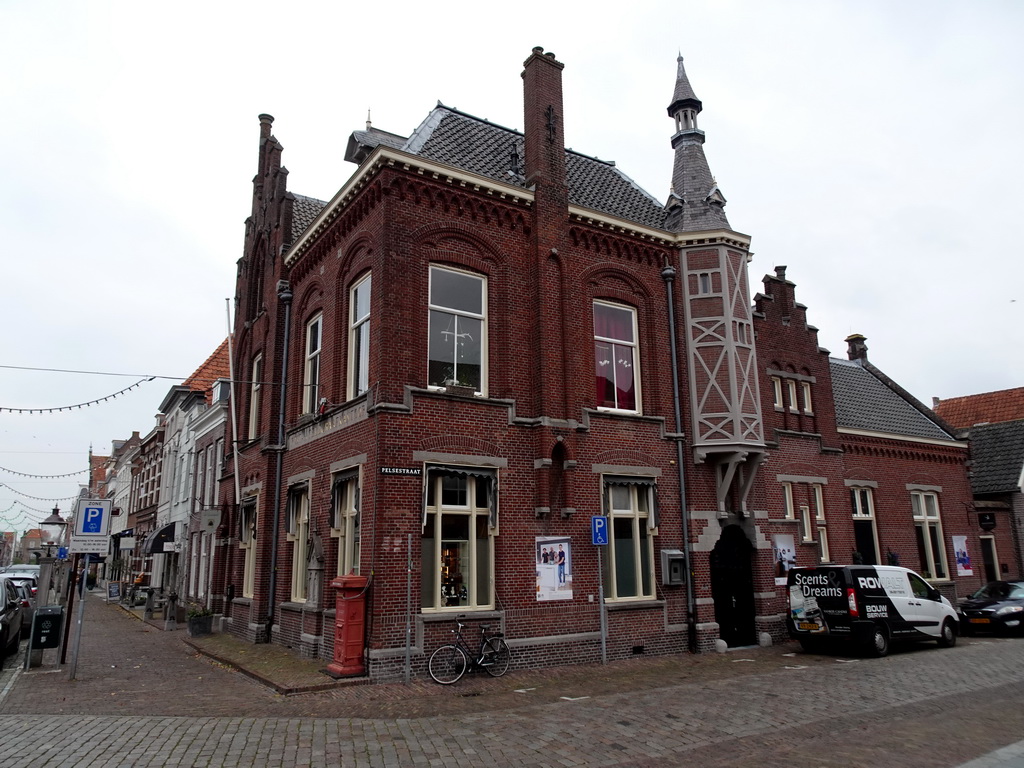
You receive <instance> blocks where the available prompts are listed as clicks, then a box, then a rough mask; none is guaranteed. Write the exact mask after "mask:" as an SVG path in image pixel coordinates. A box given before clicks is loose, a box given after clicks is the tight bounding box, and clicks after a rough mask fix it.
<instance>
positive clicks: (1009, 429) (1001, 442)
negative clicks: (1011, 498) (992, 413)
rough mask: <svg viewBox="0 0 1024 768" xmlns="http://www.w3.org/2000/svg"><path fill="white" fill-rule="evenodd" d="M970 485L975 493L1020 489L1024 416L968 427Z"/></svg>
mask: <svg viewBox="0 0 1024 768" xmlns="http://www.w3.org/2000/svg"><path fill="white" fill-rule="evenodd" d="M970 440H971V459H972V461H973V466H972V469H971V488H972V490H973V491H974V493H977V494H981V493H1007V492H1012V491H1019V490H1021V486H1020V484H1021V472H1022V471H1024V420H1020V421H1004V422H1001V423H999V424H984V425H981V426H977V427H972V428H971V431H970Z"/></svg>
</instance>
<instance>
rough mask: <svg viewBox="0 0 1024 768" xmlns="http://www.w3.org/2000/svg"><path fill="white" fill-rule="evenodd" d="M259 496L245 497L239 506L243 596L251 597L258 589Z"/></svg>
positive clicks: (239, 542)
mask: <svg viewBox="0 0 1024 768" xmlns="http://www.w3.org/2000/svg"><path fill="white" fill-rule="evenodd" d="M258 515H259V496H256V497H254V498H251V499H244V500H243V501H242V504H241V505H240V506H239V517H240V519H239V524H238V527H239V537H238V548H239V549H240V550H242V552H243V553H244V554H243V556H242V558H243V559H242V597H248V598H251V597H253V595H254V594H255V590H256V520H257V518H258Z"/></svg>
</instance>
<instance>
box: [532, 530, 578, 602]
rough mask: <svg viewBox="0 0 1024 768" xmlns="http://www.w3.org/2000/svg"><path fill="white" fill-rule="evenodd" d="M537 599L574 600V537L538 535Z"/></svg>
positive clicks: (536, 552) (536, 551)
mask: <svg viewBox="0 0 1024 768" xmlns="http://www.w3.org/2000/svg"><path fill="white" fill-rule="evenodd" d="M536 542H537V543H536V549H535V555H536V558H537V600H572V539H571V538H569V537H568V536H538V537H537V539H536Z"/></svg>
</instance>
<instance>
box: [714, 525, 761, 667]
mask: <svg viewBox="0 0 1024 768" xmlns="http://www.w3.org/2000/svg"><path fill="white" fill-rule="evenodd" d="M753 561H754V545H753V544H751V543H750V539H748V538H747V535H746V534H745V533H744V532H743V529H742V528H740V527H739V526H738V525H729V526H726V527H725V528H724V529H723V530H722V536H721V538H719V540H718V543H717V544H715V548H714V549H713V550H712V551H711V596H712V598H713V599H714V601H715V621H716V622H718V631H719V637H721V639H722V640H724V641H725V643H726V645H728V646H729V647H730V648H735V647H737V646H744V645H754V644H755V643H756V642H757V631H756V625H755V622H754V615H755V611H754V570H753V568H754V562H753Z"/></svg>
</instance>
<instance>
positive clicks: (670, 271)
mask: <svg viewBox="0 0 1024 768" xmlns="http://www.w3.org/2000/svg"><path fill="white" fill-rule="evenodd" d="M661 279H662V280H664V281H665V301H666V306H667V308H668V339H669V353H670V355H671V360H672V407H673V410H674V411H675V417H676V435H677V437H676V466H677V467H678V470H679V511H680V515H681V517H682V522H683V555H684V557H686V570H687V571H688V572H689V573H687V579H686V633H687V644H688V646H689V649H690V653H696V652H697V600H696V598H695V596H694V591H693V579H694V569H693V553H692V552H691V551H690V513H689V512H688V511H687V507H686V470H685V465H684V464H683V415H682V410H681V408H680V406H679V355H678V351H677V349H676V317H675V297H674V295H673V285H674V284H675V279H676V268H675V267H673V266H672V265H671V264H670V263H668V261H666V262H665V266H664V268H662V270H661Z"/></svg>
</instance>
